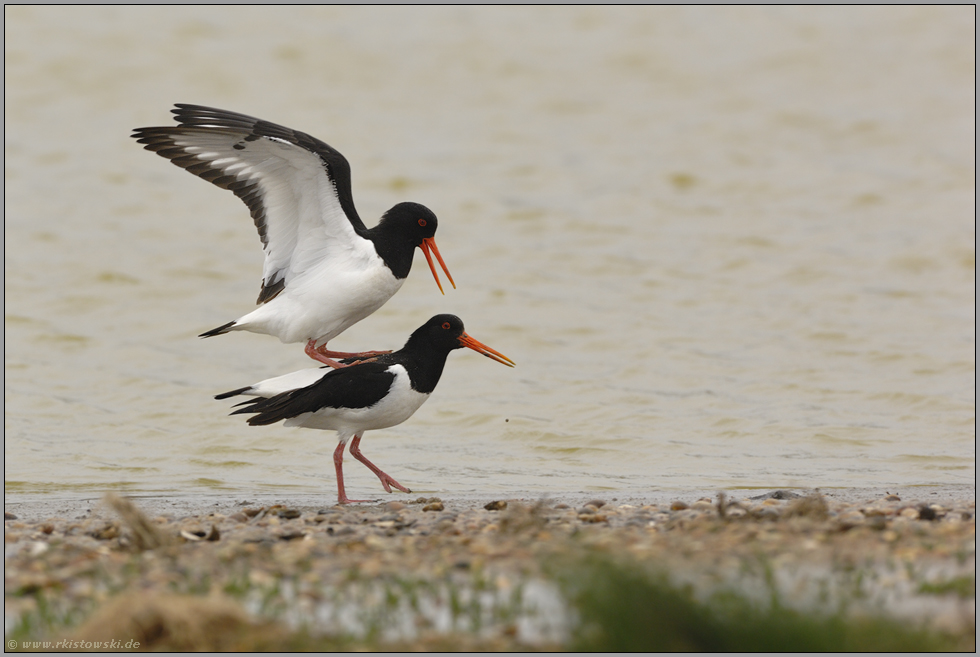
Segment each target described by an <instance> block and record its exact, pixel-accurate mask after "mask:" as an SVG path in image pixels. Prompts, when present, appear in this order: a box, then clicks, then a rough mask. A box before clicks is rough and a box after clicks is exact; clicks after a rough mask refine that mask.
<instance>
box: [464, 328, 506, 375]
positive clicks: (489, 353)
mask: <svg viewBox="0 0 980 657" xmlns="http://www.w3.org/2000/svg"><path fill="white" fill-rule="evenodd" d="M459 343H460V344H461V345H463V346H464V347H469V348H470V349H472V350H473V351H476V352H479V353H481V354H483V355H484V356H486V357H487V358H491V359H493V360H495V361H497V362H498V363H503V364H504V365H506V366H507V367H514V361H512V360H511V359H510V358H507V356H504V355H503V354H502V353H500V352H499V351H496V350H494V349H491V348H490V347H488V346H487V345H485V344H483V343H482V342H480V341H479V340H474V339H473V338H471V337H470V336H468V335H466V334H465V333H464V334H463V335H461V336H459Z"/></svg>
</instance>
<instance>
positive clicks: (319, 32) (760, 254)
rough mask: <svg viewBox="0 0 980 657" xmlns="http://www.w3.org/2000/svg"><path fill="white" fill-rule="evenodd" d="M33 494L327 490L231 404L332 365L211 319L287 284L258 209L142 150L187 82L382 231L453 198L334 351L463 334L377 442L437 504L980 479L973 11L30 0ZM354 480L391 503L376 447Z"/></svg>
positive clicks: (327, 493) (18, 26) (284, 440)
mask: <svg viewBox="0 0 980 657" xmlns="http://www.w3.org/2000/svg"><path fill="white" fill-rule="evenodd" d="M5 19H6V21H5V26H6V34H5V38H6V52H5V75H6V84H5V135H6V144H5V147H6V160H5V161H6V185H5V225H4V237H5V258H4V276H5V280H4V291H5V304H4V310H5V330H6V333H5V343H4V346H5V349H4V355H5V370H4V383H5V389H4V400H5V412H4V429H5V490H6V492H7V493H8V496H10V495H13V497H21V496H37V495H39V494H46V493H55V492H56V493H58V494H59V495H64V494H77V495H88V494H91V493H96V492H98V491H102V490H105V489H109V488H115V489H124V490H130V491H133V492H136V493H161V494H167V493H171V492H179V493H181V494H187V493H194V492H201V493H204V492H211V493H212V494H213V493H216V492H217V491H224V492H231V493H238V492H241V493H242V494H245V493H249V492H251V493H255V492H267V493H268V492H293V493H296V494H304V495H305V494H311V493H317V492H320V491H322V492H323V495H324V497H325V499H330V500H332V499H334V496H335V493H336V489H335V484H334V480H333V479H334V477H333V468H332V466H331V459H330V455H331V453H332V451H333V447H334V445H335V439H334V437H333V435H332V434H330V433H326V432H318V431H310V430H302V429H286V428H283V427H281V426H274V427H262V428H255V427H248V426H247V425H245V423H244V422H243V421H242V419H241V418H240V417H228V416H227V412H228V410H229V405H228V404H227V402H217V401H215V400H213V399H212V397H213V395H214V394H217V393H219V392H223V391H225V390H230V389H232V388H237V387H240V386H243V385H247V384H250V383H254V382H256V381H259V380H261V379H265V378H269V377H271V376H276V375H279V374H284V373H286V372H289V371H292V370H295V369H301V368H305V367H309V366H310V364H311V363H310V361H309V359H307V358H306V357H305V356H304V355H303V353H302V349H301V347H300V346H298V345H282V344H280V343H279V342H278V341H276V340H275V339H274V338H270V337H268V336H258V335H251V334H233V335H228V336H222V337H219V338H213V339H209V340H199V339H198V338H197V337H196V335H197V334H198V333H200V332H202V331H204V330H207V329H210V328H213V327H215V326H218V325H220V324H223V323H225V322H227V321H229V320H231V319H234V318H236V317H239V316H240V315H242V314H244V313H245V312H246V311H247V310H249V309H250V308H251V307H252V303H253V301H254V299H255V295H256V294H257V293H258V288H259V279H260V274H261V251H260V248H259V241H258V239H257V237H256V235H255V230H254V227H253V226H252V225H251V221H250V219H249V217H248V213H247V210H246V208H245V207H244V206H243V205H242V204H241V203H240V202H239V201H238V199H236V198H234V197H233V196H232V195H231V194H229V193H227V192H224V191H222V190H219V189H217V188H215V187H213V186H211V185H208V184H206V183H205V182H203V181H201V180H199V179H196V178H194V177H193V176H191V175H189V174H187V173H186V172H183V171H180V170H179V169H177V168H176V167H174V166H171V165H170V164H168V163H167V162H165V161H164V160H163V159H161V158H159V157H156V156H154V155H152V154H150V153H147V152H145V151H142V150H141V149H140V148H139V147H138V145H137V144H135V142H133V141H132V140H131V139H129V138H128V134H129V131H130V129H132V128H134V127H137V126H147V125H165V124H167V123H169V122H170V115H169V113H168V110H169V108H170V107H171V105H172V103H174V102H192V103H201V104H209V105H214V106H217V107H223V108H228V109H232V110H236V111H241V112H245V113H248V114H252V115H256V116H260V117H263V118H266V119H269V120H272V121H276V122H279V123H283V124H285V125H289V126H291V127H294V128H297V129H300V130H304V131H306V132H309V133H311V134H313V135H314V136H317V137H319V138H321V139H323V140H325V141H327V142H328V143H330V144H331V145H333V146H335V147H336V148H338V149H339V150H340V151H341V152H343V153H344V154H345V155H346V156H347V158H348V159H349V160H350V162H351V165H352V168H353V174H354V196H355V200H356V201H357V203H358V210H359V212H360V214H361V215H362V217H364V218H365V220H366V222H367V223H368V224H373V223H374V222H375V221H376V218H377V217H379V216H380V215H381V213H382V212H384V210H386V209H387V208H388V207H390V206H392V205H394V204H395V203H397V202H399V201H402V200H413V201H417V202H420V203H424V204H426V205H427V206H429V207H430V208H432V209H433V210H434V211H435V212H436V214H437V215H438V216H439V218H440V228H439V233H438V236H437V239H438V243H439V247H440V249H441V251H442V253H443V255H444V256H445V258H446V261H447V264H448V266H449V268H450V271H451V272H452V274H453V276H454V278H455V279H456V282H457V285H458V289H457V290H448V291H447V294H446V296H445V297H443V296H440V295H439V292H438V290H437V288H436V287H435V284H434V283H433V282H432V280H431V276H430V274H429V273H428V272H427V271H426V267H425V265H424V262H423V259H422V257H421V256H418V257H417V258H416V266H415V268H414V270H413V273H412V275H411V276H409V279H408V281H407V283H406V284H405V286H404V287H403V288H402V290H401V291H400V292H399V293H398V294H397V295H396V296H395V297H394V298H393V299H392V300H391V301H390V302H389V303H388V304H387V305H386V306H384V307H383V308H382V309H381V310H380V311H379V312H378V313H376V314H375V315H373V316H372V317H370V318H368V319H367V320H365V321H363V322H361V323H360V324H358V325H356V326H355V327H353V328H352V329H350V330H349V331H348V332H347V333H345V334H344V335H342V336H341V337H339V338H337V339H336V340H334V341H332V342H331V347H332V348H335V349H344V350H354V349H390V348H397V347H399V346H400V345H401V344H402V343H403V342H404V340H405V339H406V338H407V336H408V334H409V333H410V332H411V331H412V330H413V329H414V328H416V327H417V326H419V325H420V324H421V323H422V322H424V321H425V320H426V319H427V318H428V317H429V316H431V315H433V314H435V313H438V312H453V313H456V314H458V315H460V316H461V317H462V318H463V320H464V321H465V322H466V327H467V330H468V332H469V333H470V334H471V335H473V336H474V337H476V338H477V339H479V340H481V341H483V342H485V343H487V344H489V345H491V346H492V347H494V348H496V349H498V350H500V351H502V352H503V353H505V354H507V355H508V356H510V357H511V358H513V359H514V360H515V361H516V362H517V363H518V367H517V369H514V370H510V369H508V368H504V367H502V366H500V365H498V364H495V363H493V362H491V361H489V360H486V359H484V358H481V357H480V356H478V355H476V354H474V353H472V352H469V351H468V350H465V351H466V353H463V352H456V353H454V354H452V355H451V356H450V362H449V363H448V365H447V368H446V373H445V375H444V377H443V380H442V382H441V383H440V385H439V387H438V388H437V390H436V392H435V394H434V395H433V396H432V398H431V399H430V400H429V402H428V403H427V404H426V405H425V406H423V407H422V409H421V410H420V411H419V412H418V413H416V415H415V416H414V417H412V418H411V419H410V420H409V421H408V422H406V423H404V424H402V425H400V426H398V427H394V428H392V429H388V430H384V431H377V432H371V433H369V434H367V435H366V437H365V439H364V442H363V449H364V451H365V454H366V455H367V456H368V457H369V458H371V459H372V460H373V461H375V462H376V463H377V464H378V465H379V466H380V467H382V468H383V469H384V470H386V471H387V472H388V473H390V474H391V475H392V476H394V477H395V478H396V479H398V480H399V481H401V482H402V483H403V484H405V485H407V486H409V487H411V488H412V489H413V491H414V492H416V493H421V494H446V493H458V494H473V493H480V492H486V494H487V495H494V496H497V495H507V494H523V493H532V494H533V493H543V492H547V491H554V490H560V491H576V490H581V491H642V490H650V489H673V488H678V489H679V488H712V487H726V488H740V487H775V486H779V487H783V486H807V487H834V486H882V487H887V486H897V485H903V486H916V485H930V484H972V483H973V482H974V481H975V472H976V470H975V454H976V449H975V442H974V440H975V436H974V421H975V390H976V389H975V383H974V379H975V345H976V342H975V309H976V306H975V290H976V288H975V278H974V277H975V223H974V211H975V205H974V193H975V187H974V156H975V151H974V143H975V136H976V133H975V126H974V115H973V108H974V103H973V100H974V91H975V88H974V73H975V69H974V42H975V40H974V37H975V33H974V20H973V19H974V11H973V9H972V8H970V7H940V8H933V7H912V8H887V7H861V8H839V7H838V8H815V7H809V8H720V7H710V8H682V7H666V8H663V7H642V8H641V7H619V8H599V7H576V8H547V7H538V8H517V7H507V8H461V7H450V8H441V7H429V8H421V9H419V8H390V7H383V8H377V7H376V8H350V7H348V8H337V7H327V8H295V7H294V8H285V9H281V8H273V7H255V8H225V7H209V8H207V7H206V8H191V7H180V8H117V7H101V8H76V7H49V8H37V7H13V8H9V7H8V8H6V9H5ZM345 472H346V476H347V478H348V479H349V482H348V491H349V493H351V494H352V495H354V496H358V495H361V496H363V495H365V494H377V493H378V491H380V487H379V486H378V482H377V480H376V479H375V477H374V476H373V475H372V474H371V473H370V472H369V471H367V470H366V469H365V468H363V467H361V466H360V465H359V464H356V463H353V461H352V460H349V461H348V465H347V468H346V469H345Z"/></svg>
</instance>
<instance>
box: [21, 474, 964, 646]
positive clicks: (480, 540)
mask: <svg viewBox="0 0 980 657" xmlns="http://www.w3.org/2000/svg"><path fill="white" fill-rule="evenodd" d="M195 505H196V506H195ZM975 511H976V503H975V490H974V489H972V488H967V487H952V488H945V489H941V488H918V489H916V488H910V489H896V490H895V491H876V490H871V489H846V490H834V491H812V490H811V491H807V490H770V491H737V492H714V493H707V492H702V493H701V494H699V493H698V492H696V491H685V492H682V493H678V492H676V491H675V492H669V493H668V492H663V493H657V494H650V495H647V496H625V495H609V496H601V495H600V496H584V495H572V494H566V495H560V496H554V497H551V498H545V499H507V500H503V499H501V500H490V499H488V500H476V499H458V500H455V499H453V498H445V499H440V498H435V497H428V498H426V497H418V498H411V497H410V496H409V497H406V498H405V499H402V500H398V501H388V502H378V503H376V504H360V505H350V506H345V507H341V506H336V505H329V504H322V503H321V504H315V503H313V500H309V499H298V500H292V501H278V502H277V501H276V500H275V499H274V498H271V497H270V498H269V499H264V498H261V499H259V498H257V499H254V500H252V499H247V500H245V499H239V500H233V499H218V500H209V501H208V502H207V503H206V504H202V503H201V502H200V501H194V500H189V499H186V500H182V499H176V500H174V499H169V500H168V499H164V498H134V499H128V498H124V497H120V496H116V495H109V496H107V497H105V498H103V499H97V500H75V501H71V500H68V501H60V502H59V501H45V502H43V503H27V502H24V503H16V502H15V503H12V504H10V503H8V504H7V505H6V509H5V522H4V525H5V556H6V568H5V580H4V586H5V622H6V629H7V633H8V636H9V635H10V634H9V633H10V630H11V629H12V628H16V627H17V625H18V623H21V624H23V623H24V622H25V621H24V619H29V618H32V617H36V616H37V615H38V613H39V611H44V612H45V613H47V614H48V615H52V614H54V615H57V614H61V616H60V617H62V618H65V619H68V618H69V617H70V620H69V621H68V622H66V625H70V627H61V628H59V629H58V630H57V631H54V632H52V633H50V634H47V635H46V636H49V637H52V636H56V637H62V638H66V637H70V638H71V639H73V640H78V641H99V640H113V639H121V638H123V637H124V636H125V637H129V638H130V639H134V638H135V639H136V640H139V641H141V643H142V646H143V648H150V649H180V650H183V649H214V650H221V649H234V648H236V647H237V648H242V647H243V644H242V643H241V642H242V641H246V639H243V638H242V637H243V636H245V635H248V636H253V635H256V636H259V637H265V639H263V640H268V637H270V636H276V635H277V633H281V632H286V631H287V630H288V631H295V630H296V629H297V628H303V631H304V632H308V633H312V634H314V635H316V634H318V633H319V634H321V635H333V636H346V637H353V640H355V641H356V640H357V638H358V637H361V638H363V637H365V636H369V637H372V640H373V641H380V642H381V643H380V644H378V643H373V644H372V645H374V646H377V645H385V646H395V647H399V646H400V647H403V648H411V649H461V648H464V647H470V648H473V649H491V650H496V649H501V650H503V649H522V648H531V649H545V650H547V649H558V648H561V647H562V646H563V645H564V642H565V641H566V640H567V638H568V636H569V634H570V632H572V631H573V629H574V627H573V626H574V624H575V619H574V615H572V614H569V612H568V609H567V606H566V604H565V602H564V600H563V598H562V596H561V594H560V592H559V589H558V588H557V587H555V586H554V584H552V579H553V576H554V572H555V570H554V569H555V568H560V564H566V563H567V564H574V563H575V560H576V558H578V557H580V556H581V555H582V554H583V553H584V552H591V553H601V554H605V555H608V556H609V557H611V558H616V559H618V558H625V559H629V560H631V561H630V563H635V564H639V565H641V566H642V567H644V568H646V567H650V568H656V569H659V570H661V571H663V572H669V573H670V574H671V578H672V579H673V580H675V581H676V582H678V583H682V584H684V585H689V586H691V587H693V588H694V589H695V590H697V591H700V592H701V593H703V594H704V595H708V594H710V593H711V592H713V591H717V590H720V589H725V588H737V589H738V590H740V591H742V592H745V593H747V594H748V595H750V596H751V595H753V592H755V593H756V594H757V595H758V597H759V599H760V600H764V599H765V597H766V596H767V595H770V594H772V593H773V592H777V593H778V595H779V596H780V597H781V599H782V601H783V603H784V604H786V605H787V606H789V607H793V608H797V609H800V610H804V611H810V612H820V611H822V610H834V609H838V608H839V607H840V605H841V604H843V602H842V601H843V600H844V598H847V604H848V605H849V608H848V609H849V610H848V613H849V614H859V615H860V614H873V615H879V616H880V615H884V616H887V617H890V618H894V619H898V620H902V621H903V622H908V623H913V624H915V625H916V626H917V627H924V628H928V629H931V630H936V631H941V632H946V633H951V634H953V635H963V636H967V635H970V636H972V634H973V632H972V631H971V629H970V628H971V627H975V621H974V620H973V619H974V617H975V592H974V591H975V568H976V566H975V564H976V558H975V557H976V543H975V535H976V515H975ZM570 567H571V568H574V567H575V566H574V565H571V566H570ZM766 573H768V574H766ZM767 582H768V583H767ZM767 587H768V588H767ZM855 591H856V592H857V595H856V596H855V595H854V593H855ZM400 597H401V598H402V599H400ZM405 600H413V601H414V602H411V603H410V604H409V603H407V602H405ZM39 601H42V602H39ZM39 604H40V605H42V606H43V607H45V609H43V610H39ZM201 605H203V606H201ZM197 606H201V608H200V609H198V610H197V611H194V609H195V608H196V607H197ZM379 609H381V610H382V611H383V613H381V612H379V611H378V610H379ZM52 610H56V611H52ZM215 614H217V616H216V617H214V618H212V616H214V615H215ZM32 615H33V616H32ZM148 617H150V618H153V619H155V620H154V622H153V623H150V624H149V625H148V624H147V620H146V619H147V618H148ZM192 620H193V622H191V621H192ZM188 623H190V625H188ZM195 623H197V624H203V625H202V626H201V627H199V628H198V629H197V630H193V629H192V628H191V626H193V625H195ZM168 624H169V625H168ZM174 624H176V626H177V627H180V628H183V629H180V630H179V631H178V630H176V629H174V627H172V626H173V625H174ZM212 625H213V627H212ZM148 626H153V627H155V628H156V630H154V631H153V632H150V634H147V629H146V628H147V627H148ZM161 627H162V628H167V627H170V629H169V630H166V629H164V630H161ZM219 627H225V628H235V627H239V630H235V631H231V630H229V631H219V630H217V629H215V628H219ZM241 627H246V628H251V630H250V631H249V632H245V635H243V634H242V632H241V631H240V629H241ZM189 628H191V629H189ZM208 628H210V629H208ZM270 633H271V634H270ZM41 634H44V633H43V632H42V633H41ZM34 636H37V631H35V632H34ZM236 637H237V638H236ZM446 641H450V643H449V644H447V643H445V642H446ZM259 645H265V644H262V643H261V641H260V644H259ZM276 645H278V644H276ZM248 646H252V647H254V645H253V644H248V643H247V642H246V644H244V647H248ZM962 647H963V649H969V646H962Z"/></svg>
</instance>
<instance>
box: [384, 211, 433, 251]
mask: <svg viewBox="0 0 980 657" xmlns="http://www.w3.org/2000/svg"><path fill="white" fill-rule="evenodd" d="M438 227H439V220H438V219H436V215H435V213H434V212H432V210H430V209H429V208H427V207H425V206H424V205H421V204H419V203H409V202H405V203H399V204H398V205H396V206H395V207H393V208H391V209H390V210H388V211H387V212H385V213H384V216H383V217H381V221H380V222H379V223H378V228H381V229H382V230H384V231H385V232H387V233H390V234H392V235H397V236H398V237H400V238H401V239H403V240H406V241H408V242H409V243H411V245H412V246H413V247H416V246H422V240H425V239H429V238H431V237H434V236H435V234H436V228H438Z"/></svg>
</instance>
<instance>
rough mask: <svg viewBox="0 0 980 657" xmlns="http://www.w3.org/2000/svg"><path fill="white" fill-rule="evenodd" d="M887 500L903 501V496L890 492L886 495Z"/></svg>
mask: <svg viewBox="0 0 980 657" xmlns="http://www.w3.org/2000/svg"><path fill="white" fill-rule="evenodd" d="M885 501H886V502H901V501H902V498H901V497H899V496H898V495H895V494H894V493H889V494H888V495H885Z"/></svg>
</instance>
